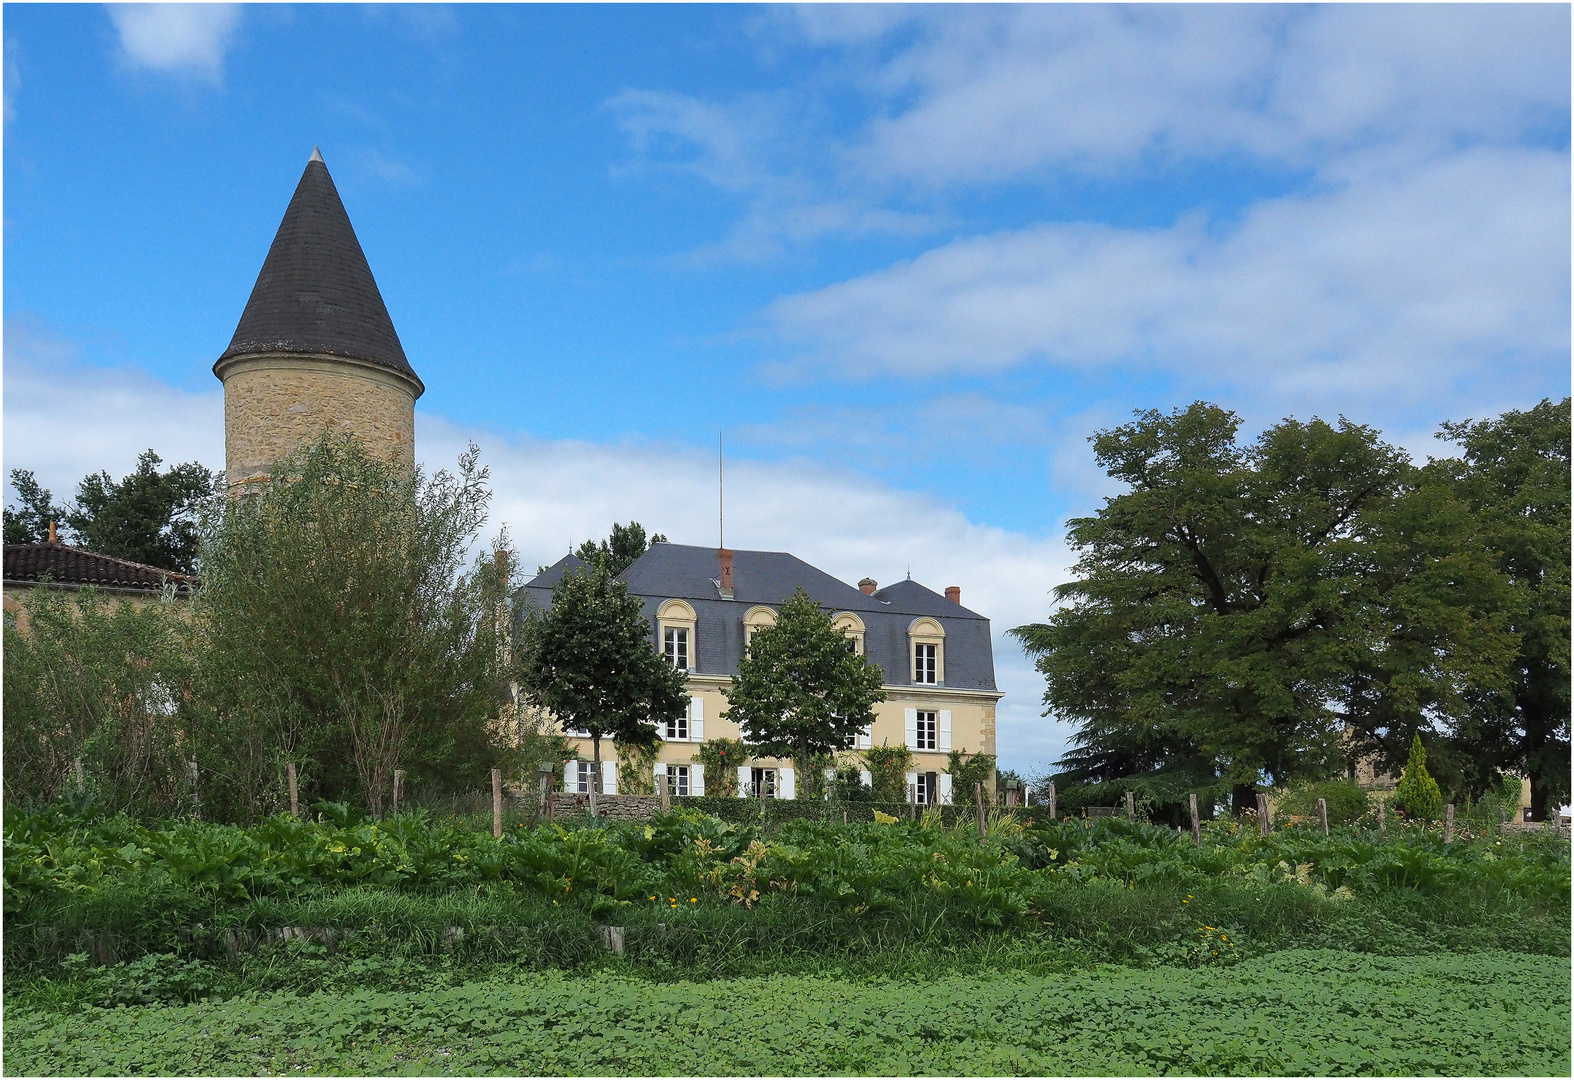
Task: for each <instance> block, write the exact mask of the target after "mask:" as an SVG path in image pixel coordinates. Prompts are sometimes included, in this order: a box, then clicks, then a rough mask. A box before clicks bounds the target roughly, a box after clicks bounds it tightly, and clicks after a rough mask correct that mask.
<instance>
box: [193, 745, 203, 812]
mask: <svg viewBox="0 0 1574 1080" xmlns="http://www.w3.org/2000/svg"><path fill="white" fill-rule="evenodd" d="M191 802H192V805H193V806H195V807H197V809H198V810H201V809H202V789H201V788H200V787H198V786H197V759H196V758H192V759H191Z"/></svg>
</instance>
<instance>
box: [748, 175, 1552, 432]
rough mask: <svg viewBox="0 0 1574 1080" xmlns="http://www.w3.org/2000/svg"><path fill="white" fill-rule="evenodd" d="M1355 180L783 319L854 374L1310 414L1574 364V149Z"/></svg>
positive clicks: (812, 302) (828, 361)
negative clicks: (1218, 399)
mask: <svg viewBox="0 0 1574 1080" xmlns="http://www.w3.org/2000/svg"><path fill="white" fill-rule="evenodd" d="M1344 171H1345V174H1346V175H1345V177H1343V178H1341V179H1344V180H1345V181H1346V182H1344V183H1342V184H1340V185H1338V186H1336V187H1333V188H1332V189H1331V190H1324V191H1322V192H1319V193H1316V194H1312V195H1297V196H1291V197H1285V198H1280V199H1276V200H1269V201H1264V202H1261V203H1259V204H1257V205H1256V206H1254V207H1253V208H1252V209H1251V210H1249V211H1248V212H1247V213H1246V214H1245V215H1244V217H1243V218H1242V219H1241V220H1240V222H1239V223H1238V224H1237V225H1235V226H1233V227H1231V228H1228V229H1227V230H1223V231H1218V230H1213V229H1210V228H1209V227H1208V222H1207V221H1205V220H1204V219H1203V218H1202V217H1201V216H1200V215H1193V216H1190V217H1188V218H1185V219H1183V220H1182V221H1180V222H1179V223H1177V224H1175V225H1174V226H1171V227H1168V228H1160V229H1124V228H1116V227H1113V226H1108V225H1099V224H1052V225H1038V226H1033V227H1030V228H1026V229H1021V230H1017V231H1013V232H1007V233H999V234H995V235H990V236H983V237H975V238H968V239H963V240H958V241H956V242H954V243H951V244H948V245H946V246H944V247H941V248H938V249H936V250H933V251H930V252H928V253H926V254H924V255H922V256H921V257H919V258H917V259H915V260H912V261H910V262H905V263H901V264H898V265H896V266H893V267H890V268H888V269H886V270H883V271H880V272H877V273H874V274H870V275H867V276H865V277H861V278H857V279H853V280H851V281H846V282H842V283H839V284H836V285H833V286H830V287H828V288H825V289H821V290H818V291H815V292H810V293H804V294H800V295H797V296H792V297H787V298H784V299H782V300H780V301H778V302H776V303H775V304H774V305H773V306H772V308H771V309H770V311H769V313H768V314H769V318H770V320H771V322H772V324H773V325H774V327H775V328H776V329H777V330H778V332H779V333H781V334H782V335H783V336H784V337H785V338H787V339H788V340H790V341H794V342H797V343H799V344H801V345H803V346H804V347H805V348H806V349H807V350H808V356H809V357H810V359H811V362H813V363H816V364H821V365H825V366H830V367H835V368H836V369H838V370H843V371H849V370H850V371H853V372H855V373H856V372H862V373H864V374H870V375H872V374H902V373H910V374H919V375H940V374H952V373H965V374H970V373H978V372H998V371H1000V370H1003V369H1006V368H1010V367H1013V366H1017V365H1021V364H1024V363H1031V362H1049V363H1052V364H1056V365H1062V366H1066V367H1070V368H1099V367H1107V366H1121V367H1125V368H1127V369H1132V368H1136V369H1148V370H1157V371H1161V372H1168V373H1173V374H1179V375H1182V376H1185V377H1187V378H1189V379H1190V380H1191V381H1192V383H1193V385H1201V386H1204V387H1206V386H1208V385H1209V384H1212V385H1214V386H1219V385H1225V386H1231V387H1234V388H1236V389H1237V390H1243V391H1245V392H1246V393H1247V394H1248V395H1250V396H1256V397H1258V398H1259V399H1262V398H1266V399H1268V400H1272V401H1275V402H1291V403H1295V404H1296V405H1297V407H1299V408H1305V407H1307V406H1313V407H1318V406H1322V407H1326V406H1327V405H1328V403H1331V402H1336V403H1338V408H1342V409H1351V408H1353V407H1354V406H1355V405H1356V404H1358V403H1370V402H1375V401H1384V400H1390V399H1393V398H1395V397H1397V398H1399V399H1402V400H1405V401H1411V402H1414V401H1429V402H1439V401H1449V400H1451V399H1455V398H1457V397H1458V396H1460V395H1462V394H1465V395H1469V394H1475V393H1478V392H1480V391H1482V390H1483V389H1485V390H1487V391H1488V392H1489V393H1491V394H1496V395H1500V396H1501V395H1511V394H1513V393H1515V392H1516V391H1519V390H1523V388H1524V385H1525V384H1526V380H1527V378H1529V379H1531V380H1534V378H1536V377H1538V376H1539V377H1544V375H1545V372H1546V370H1547V365H1548V364H1549V363H1562V364H1564V365H1566V363H1567V349H1568V341H1569V338H1568V331H1569V326H1568V303H1567V301H1568V289H1569V260H1568V240H1567V238H1568V234H1569V186H1568V185H1569V173H1568V160H1567V156H1566V155H1565V154H1563V153H1559V152H1553V151H1539V150H1529V149H1521V150H1512V149H1504V150H1493V149H1478V150H1474V151H1469V152H1463V153H1459V154H1454V155H1450V156H1447V157H1445V158H1442V159H1438V160H1435V161H1433V162H1431V163H1429V164H1428V165H1427V166H1426V167H1423V168H1420V169H1416V170H1414V171H1409V170H1404V171H1400V172H1398V173H1394V172H1390V171H1387V170H1386V169H1385V168H1384V167H1383V164H1382V163H1381V162H1372V163H1367V162H1366V161H1364V160H1359V159H1351V162H1350V163H1348V164H1347V165H1346V167H1345V170H1344ZM1558 357H1562V359H1561V360H1558V359H1557V358H1558ZM1483 384H1485V385H1483ZM1499 399H1501V397H1500V398H1499Z"/></svg>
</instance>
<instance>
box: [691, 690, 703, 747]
mask: <svg viewBox="0 0 1574 1080" xmlns="http://www.w3.org/2000/svg"><path fill="white" fill-rule="evenodd" d="M689 741H690V742H704V741H705V699H704V698H702V697H691V698H689Z"/></svg>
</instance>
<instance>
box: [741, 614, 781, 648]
mask: <svg viewBox="0 0 1574 1080" xmlns="http://www.w3.org/2000/svg"><path fill="white" fill-rule="evenodd" d="M775 625H776V612H775V611H773V610H772V609H770V608H768V607H765V606H763V605H761V606H758V607H751V608H750V609H749V610H748V611H746V612H744V613H743V649H744V652H748V649H749V642H751V641H753V640H754V635H755V633H756V632H758V631H760V630H765V629H767V628H769V627H772V626H775Z"/></svg>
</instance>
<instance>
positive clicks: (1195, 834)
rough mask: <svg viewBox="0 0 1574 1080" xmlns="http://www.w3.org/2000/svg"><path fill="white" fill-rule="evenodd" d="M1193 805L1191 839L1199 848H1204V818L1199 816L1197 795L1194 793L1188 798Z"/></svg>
mask: <svg viewBox="0 0 1574 1080" xmlns="http://www.w3.org/2000/svg"><path fill="white" fill-rule="evenodd" d="M1187 801H1188V802H1189V803H1191V839H1192V842H1193V843H1194V844H1196V845H1197V846H1198V847H1202V818H1200V817H1199V816H1198V815H1197V793H1196V792H1195V791H1194V792H1192V793H1191V794H1190V795H1189V796H1187Z"/></svg>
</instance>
